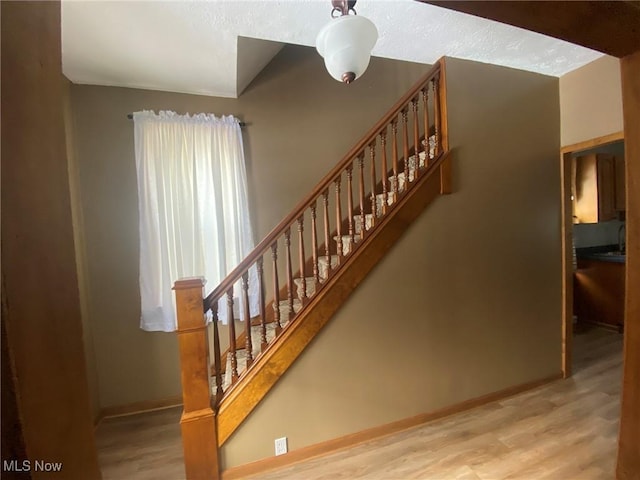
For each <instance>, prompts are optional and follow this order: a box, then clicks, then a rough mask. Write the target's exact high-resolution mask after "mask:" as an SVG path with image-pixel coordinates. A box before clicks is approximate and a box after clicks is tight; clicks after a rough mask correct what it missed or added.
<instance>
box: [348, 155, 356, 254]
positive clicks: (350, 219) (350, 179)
mask: <svg viewBox="0 0 640 480" xmlns="http://www.w3.org/2000/svg"><path fill="white" fill-rule="evenodd" d="M347 222H348V228H349V245H350V246H351V249H353V247H354V244H355V235H354V231H353V162H350V163H349V165H348V166H347Z"/></svg>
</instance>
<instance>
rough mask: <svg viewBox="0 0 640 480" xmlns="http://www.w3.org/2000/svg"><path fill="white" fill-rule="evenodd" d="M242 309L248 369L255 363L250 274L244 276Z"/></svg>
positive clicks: (246, 273) (245, 273)
mask: <svg viewBox="0 0 640 480" xmlns="http://www.w3.org/2000/svg"><path fill="white" fill-rule="evenodd" d="M242 308H243V310H244V332H245V341H244V342H245V352H246V353H247V364H246V368H249V367H250V366H251V364H252V363H253V339H252V338H251V312H249V272H248V271H246V272H244V273H243V274H242Z"/></svg>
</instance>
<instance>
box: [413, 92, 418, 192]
mask: <svg viewBox="0 0 640 480" xmlns="http://www.w3.org/2000/svg"><path fill="white" fill-rule="evenodd" d="M411 109H412V110H413V155H414V158H415V162H416V163H415V173H414V174H413V178H414V180H417V179H418V176H419V175H420V121H419V120H418V97H417V96H416V97H414V98H413V100H411Z"/></svg>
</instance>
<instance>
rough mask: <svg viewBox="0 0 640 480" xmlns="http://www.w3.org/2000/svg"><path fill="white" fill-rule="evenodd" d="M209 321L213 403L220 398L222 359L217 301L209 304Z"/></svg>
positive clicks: (216, 402) (217, 401)
mask: <svg viewBox="0 0 640 480" xmlns="http://www.w3.org/2000/svg"><path fill="white" fill-rule="evenodd" d="M211 315H212V318H211V323H212V328H213V367H214V378H215V383H216V393H215V396H216V398H215V405H217V404H218V403H219V402H220V400H221V399H222V372H221V370H222V360H221V357H220V332H219V331H218V302H213V304H212V305H211Z"/></svg>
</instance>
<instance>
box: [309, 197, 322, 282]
mask: <svg viewBox="0 0 640 480" xmlns="http://www.w3.org/2000/svg"><path fill="white" fill-rule="evenodd" d="M316 205H317V202H316V200H314V201H313V203H312V204H311V207H310V208H311V250H313V253H312V260H311V261H312V262H313V280H314V281H315V282H316V285H318V284H319V283H320V270H319V268H318V227H317V225H316Z"/></svg>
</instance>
